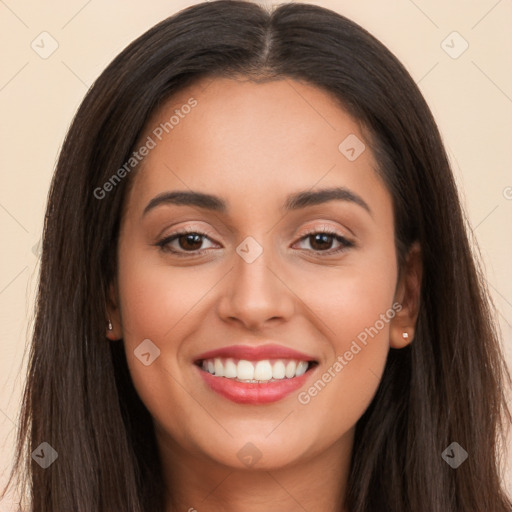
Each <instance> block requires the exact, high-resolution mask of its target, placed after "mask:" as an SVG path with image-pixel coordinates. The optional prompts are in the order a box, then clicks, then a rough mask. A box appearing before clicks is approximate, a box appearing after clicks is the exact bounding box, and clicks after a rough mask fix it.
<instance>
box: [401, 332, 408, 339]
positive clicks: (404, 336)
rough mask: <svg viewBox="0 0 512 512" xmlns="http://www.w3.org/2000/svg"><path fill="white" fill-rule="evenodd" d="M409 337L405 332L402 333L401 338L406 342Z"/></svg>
mask: <svg viewBox="0 0 512 512" xmlns="http://www.w3.org/2000/svg"><path fill="white" fill-rule="evenodd" d="M408 337H409V335H408V334H407V333H406V332H403V333H402V338H403V339H404V340H406V339H407V338H408Z"/></svg>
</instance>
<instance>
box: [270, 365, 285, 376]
mask: <svg viewBox="0 0 512 512" xmlns="http://www.w3.org/2000/svg"><path fill="white" fill-rule="evenodd" d="M272 377H273V378H274V379H284V377H285V367H284V363H283V361H276V362H275V363H274V366H273V367H272Z"/></svg>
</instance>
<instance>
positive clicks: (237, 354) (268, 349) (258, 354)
mask: <svg viewBox="0 0 512 512" xmlns="http://www.w3.org/2000/svg"><path fill="white" fill-rule="evenodd" d="M215 357H225V358H228V357H232V358H233V359H245V360H246V361H258V360H260V359H297V360H299V361H314V360H315V358H314V357H312V356H310V355H308V354H304V353H302V352H298V351H297V350H294V349H291V348H287V347H284V346H283V345H276V344H268V345H258V346H257V347H253V346H250V345H232V346H230V347H223V348H218V349H215V350H210V351H209V352H205V353H204V354H201V355H200V356H198V357H197V358H196V362H198V361H201V360H203V359H213V358H215Z"/></svg>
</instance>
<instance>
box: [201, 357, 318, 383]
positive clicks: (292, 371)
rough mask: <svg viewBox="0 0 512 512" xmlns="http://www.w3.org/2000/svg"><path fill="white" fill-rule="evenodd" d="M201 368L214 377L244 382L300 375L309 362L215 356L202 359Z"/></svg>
mask: <svg viewBox="0 0 512 512" xmlns="http://www.w3.org/2000/svg"><path fill="white" fill-rule="evenodd" d="M202 368H203V370H205V371H207V372H209V373H211V374H212V375H215V377H226V378H228V379H237V380H239V381H246V382H270V381H274V380H281V379H284V378H287V379H291V378H293V377H300V376H301V375H304V374H305V373H306V371H307V369H308V368H309V363H307V362H306V361H297V360H293V359H287V360H280V359H279V360H273V361H271V360H269V359H263V360H261V361H254V362H253V361H247V360H245V359H241V360H239V361H236V360H233V359H231V358H228V359H222V358H219V357H216V358H214V359H206V360H204V361H203V362H202Z"/></svg>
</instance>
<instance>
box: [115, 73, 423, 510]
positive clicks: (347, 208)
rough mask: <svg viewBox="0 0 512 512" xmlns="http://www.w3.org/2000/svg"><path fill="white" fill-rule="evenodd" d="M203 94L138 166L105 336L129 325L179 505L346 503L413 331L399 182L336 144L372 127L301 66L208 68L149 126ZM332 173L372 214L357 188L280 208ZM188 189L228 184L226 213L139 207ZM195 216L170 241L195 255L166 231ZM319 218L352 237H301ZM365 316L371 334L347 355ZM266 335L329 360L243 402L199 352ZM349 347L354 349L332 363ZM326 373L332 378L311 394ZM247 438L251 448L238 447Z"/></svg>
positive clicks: (416, 273)
mask: <svg viewBox="0 0 512 512" xmlns="http://www.w3.org/2000/svg"><path fill="white" fill-rule="evenodd" d="M191 97H193V98H194V99H195V100H197V105H196V106H195V107H194V108H192V109H191V110H190V112H189V113H187V114H186V115H184V116H183V117H180V120H179V123H178V124H176V126H174V128H173V129H172V131H170V132H169V133H168V134H164V136H163V138H162V140H161V141H158V140H157V142H158V143H157V145H156V147H155V148H153V149H151V151H150V152H149V154H148V155H147V156H146V157H145V159H144V162H143V164H142V166H141V167H140V168H139V169H138V171H137V174H136V175H135V176H134V177H133V179H134V183H133V187H132V188H131V190H130V193H129V195H128V197H127V198H126V203H125V206H126V208H125V212H124V214H123V218H122V222H121V233H120V240H119V246H118V251H119V252H118V264H119V266H118V274H117V276H116V283H115V286H113V287H112V289H111V297H110V304H109V306H108V312H109V314H110V319H111V320H112V323H113V330H112V331H108V333H107V336H108V337H109V338H110V339H120V338H123V340H124V345H125V349H126V354H127V360H128V365H129V369H130V373H131V376H132V379H133V382H134V385H135V387H136V389H137V392H138V393H139V396H140V397H141V399H142V400H143V402H144V403H145V405H146V407H147V408H148V410H149V411H150V413H151V415H152V417H153V420H154V424H155V432H156V437H157V442H158V446H159V448H160V451H161V454H162V460H163V466H164V468H163V469H164V478H165V481H166V483H167V488H168V489H169V491H168V499H167V510H168V512H171V511H173V512H174V511H188V510H190V511H191V512H192V510H194V509H195V510H197V511H198V512H203V511H204V512H217V511H223V512H239V511H240V510H243V511H244V512H268V511H269V510H279V511H280V512H292V511H293V512H296V511H297V510H306V511H312V510H314V511H315V512H334V511H338V512H339V511H343V510H345V509H344V508H343V501H344V497H345V491H346V481H347V478H348V474H349V463H350V456H351V453H352V446H353V434H354V429H355V425H356V423H357V421H358V419H359V418H360V417H361V416H362V414H363V413H364V411H365V410H366V408H367V407H368V405H369V404H370V402H371V400H372V398H373V396H374V394H375V392H376V390H377V387H378V385H379V382H380V379H381V376H382V372H383V370H384V365H385V362H386V356H387V354H388V351H389V349H390V347H392V348H401V347H403V346H405V345H407V344H408V343H410V342H411V341H412V340H413V339H414V327H415V322H416V318H417V314H418V296H419V289H420V283H421V263H420V258H419V249H418V248H417V247H414V248H413V250H412V251H411V253H410V256H409V258H408V265H407V268H406V269H405V272H404V274H403V276H402V278H401V279H400V281H398V268H397V265H396V250H395V245H394V223H393V211H392V199H391V196H390V194H389V192H388V190H387V189H386V187H385V185H384V184H383V182H382V181H381V179H380V178H379V176H378V175H377V173H376V171H375V168H376V167H377V164H376V162H375V160H374V158H373V155H372V153H371V151H370V149H369V147H368V146H367V147H366V149H365V150H364V151H363V152H362V153H361V154H360V155H359V156H358V157H357V158H356V159H355V160H353V161H350V160H349V159H348V158H347V157H346V155H345V154H343V153H342V152H341V151H340V150H339V149H338V146H339V145H340V143H341V142H342V141H343V140H344V139H345V138H346V137H347V136H348V135H350V134H354V135H356V136H357V137H358V139H359V140H360V141H363V142H364V137H363V134H362V132H361V130H360V128H359V126H358V124H357V123H356V122H355V121H354V119H352V118H351V117H350V116H349V115H348V114H347V113H346V112H345V111H344V110H343V109H342V108H340V106H338V104H337V103H336V102H335V101H334V100H333V99H332V98H331V96H330V95H328V94H327V93H325V92H324V91H321V90H319V89H317V88H315V87H312V86H310V85H306V84H303V83H299V82H297V81H292V80H278V81H273V82H267V83H258V84H257V83H254V82H251V81H248V80H242V79H240V80H234V79H225V78H217V79H215V80H213V81H211V79H210V80H208V81H207V80H203V81H201V82H199V83H196V84H194V85H193V86H191V87H189V88H187V89H185V90H183V91H181V92H180V93H179V94H178V95H176V96H175V97H173V98H172V100H171V101H169V102H168V103H166V104H165V105H163V106H162V107H161V108H160V109H159V110H158V112H156V113H155V114H154V115H153V116H152V118H151V120H150V122H149V123H148V125H147V131H146V133H145V134H144V135H143V137H141V141H144V140H146V137H147V136H148V135H151V134H152V132H153V130H154V128H155V127H157V126H158V125H159V124H160V123H162V122H165V121H167V120H169V118H170V116H171V115H172V114H173V111H174V110H175V109H180V107H181V106H182V105H184V104H185V103H187V101H188V100H189V99H190V98H191ZM186 110H187V111H188V109H186ZM153 138H154V137H153ZM331 187H345V188H346V189H348V190H350V191H351V192H352V193H353V194H354V195H357V196H358V197H360V198H361V199H362V200H363V201H364V202H365V203H366V205H367V206H368V208H369V210H370V211H368V210H367V209H366V208H365V207H363V206H361V204H358V203H357V202H354V201H350V200H331V201H328V202H325V203H321V204H317V205H312V206H311V205H310V206H306V207H303V208H300V209H297V210H291V211H288V212H286V211H285V210H284V209H283V205H284V202H285V199H286V197H287V196H288V195H289V194H293V193H296V192H299V191H317V190H319V189H321V188H322V189H323V188H331ZM176 190H182V191H190V190H194V191H200V192H203V193H208V194H213V195H215V196H219V197H220V198H222V199H224V200H225V201H226V203H227V210H226V212H219V211H215V212H213V211H210V210H208V209H204V208H200V207H197V206H190V205H176V204H165V203H163V204H159V205H158V206H156V207H154V208H152V209H150V210H149V211H148V212H147V213H146V214H145V215H143V211H144V209H145V208H146V206H147V205H148V203H149V202H150V201H151V200H152V199H153V198H154V197H156V196H157V195H159V194H161V193H162V192H166V191H169V192H170V191H176ZM183 228H187V229H188V230H190V231H192V232H195V233H201V234H205V236H204V237H202V238H200V239H199V241H196V242H194V245H191V242H190V241H188V240H187V239H185V238H184V237H182V238H181V239H180V238H177V239H175V240H174V241H172V242H169V244H168V245H167V248H168V249H174V250H175V251H177V252H180V253H182V254H183V255H184V256H182V257H180V256H177V255H175V254H173V253H172V252H170V251H167V252H165V251H164V250H162V249H161V248H160V247H159V246H158V245H156V244H157V243H158V242H159V241H160V240H162V239H164V238H167V237H169V236H170V235H172V234H174V233H177V232H179V231H181V230H182V229H183ZM322 228H328V230H331V231H334V232H336V234H337V235H338V236H341V237H344V238H345V239H346V240H348V241H349V242H350V243H351V244H352V245H350V244H348V245H346V244H345V242H340V241H338V240H337V239H336V237H335V236H330V237H327V238H325V239H324V240H322V239H320V240H318V239H315V237H314V236H306V235H311V234H312V233H318V232H319V231H321V230H322ZM247 237H252V238H253V239H254V240H255V241H256V242H257V244H258V245H259V246H260V247H261V249H262V251H263V252H262V253H261V254H260V255H259V256H258V257H257V258H256V259H255V260H254V261H252V262H251V263H248V262H247V261H246V260H244V258H242V257H241V256H240V255H239V253H237V251H236V249H237V247H239V246H240V244H242V242H243V241H244V240H245V239H246V238H247ZM340 247H341V248H343V247H344V250H342V251H340V252H337V253H334V251H336V250H337V249H339V248H340ZM200 251H203V252H202V253H200ZM394 304H395V305H396V304H398V305H399V307H395V308H393V305H394ZM390 311H392V312H393V314H392V315H390V314H389V312H390ZM386 312H387V313H386ZM382 315H384V316H385V318H386V320H385V321H383V320H382V318H383V316H382ZM379 319H380V322H378V321H379ZM381 324H382V326H381ZM371 326H374V327H375V326H377V329H375V330H376V331H378V332H377V334H373V336H371V337H370V336H368V337H367V343H366V344H365V345H364V344H362V343H361V342H359V343H358V345H359V346H360V348H361V349H360V351H358V352H357V353H356V354H355V355H353V356H352V357H350V355H349V354H348V355H347V351H349V352H350V350H351V347H354V345H353V342H354V340H358V339H359V340H360V339H361V333H363V332H365V329H368V328H370V327H371ZM404 332H406V333H407V334H408V337H407V338H404V337H403V333H404ZM358 335H359V338H358ZM363 337H364V336H363ZM145 339H149V340H151V342H152V343H153V344H154V345H155V346H157V347H158V348H159V350H160V355H159V357H157V358H156V359H154V362H152V363H151V364H150V365H148V366H146V365H144V364H142V363H141V361H140V360H139V358H137V357H136V356H135V355H134V350H135V349H136V348H137V347H138V346H139V345H140V344H141V342H142V341H143V340H145ZM268 340H270V341H272V342H274V343H277V344H280V345H283V346H285V347H290V348H294V349H296V350H299V351H301V352H305V353H307V354H312V355H313V356H314V359H315V360H316V361H317V362H318V366H317V367H316V368H314V374H311V375H312V376H311V377H309V379H308V380H307V383H306V384H305V385H304V386H303V387H302V388H301V389H299V390H298V391H296V392H293V393H291V394H289V395H287V396H286V397H284V398H282V399H280V400H278V401H276V402H272V403H268V404H240V403H235V402H233V401H231V400H229V399H227V398H225V397H224V396H221V395H219V394H218V393H216V392H214V391H213V390H212V389H210V388H209V386H207V385H206V384H205V382H203V379H202V378H201V377H200V375H199V370H198V367H197V366H196V365H195V364H194V361H195V359H196V358H197V356H198V355H199V354H201V353H204V352H206V351H208V350H211V349H215V348H220V347H225V346H229V345H234V344H245V345H253V346H258V345H261V344H265V343H267V342H268ZM352 353H353V354H354V351H353V352H352ZM338 356H341V357H342V358H343V361H344V362H345V363H346V364H343V365H342V369H341V370H338V371H336V370H334V369H333V364H334V363H335V362H336V361H337V360H338V361H339V359H337V358H338ZM349 357H350V359H349ZM338 368H339V366H338ZM326 373H328V374H329V375H330V376H331V378H330V379H328V378H326V380H329V382H328V383H327V384H326V385H325V386H324V387H323V388H321V389H320V391H318V390H317V392H316V393H315V392H314V391H313V392H311V393H309V391H308V390H310V388H311V387H312V386H313V385H314V383H315V382H316V381H317V380H318V379H320V378H321V377H322V375H324V374H326ZM300 393H302V395H300V396H301V397H302V401H301V400H299V394H300ZM308 397H309V399H308ZM247 443H251V445H247ZM244 447H246V448H245V450H246V451H247V450H249V452H250V453H249V455H252V456H253V459H254V460H256V459H258V460H256V462H254V461H253V463H250V464H248V463H247V461H246V460H244V459H243V457H242V456H241V455H240V454H245V453H246V452H244V451H243V449H244ZM254 447H255V448H254ZM240 450H242V452H240ZM258 457H259V458H258Z"/></svg>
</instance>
